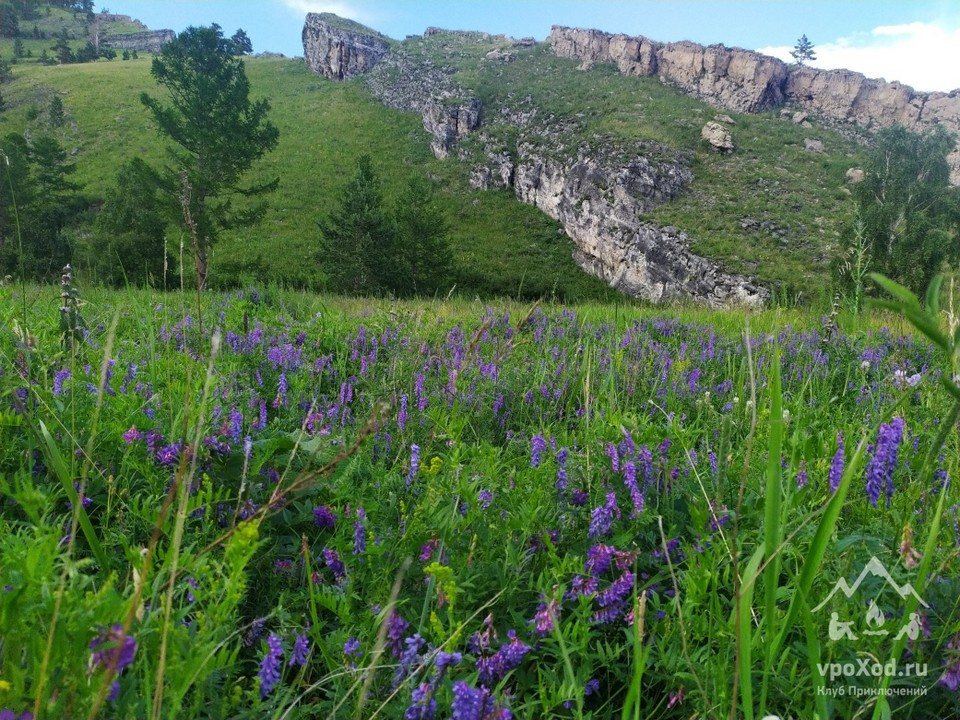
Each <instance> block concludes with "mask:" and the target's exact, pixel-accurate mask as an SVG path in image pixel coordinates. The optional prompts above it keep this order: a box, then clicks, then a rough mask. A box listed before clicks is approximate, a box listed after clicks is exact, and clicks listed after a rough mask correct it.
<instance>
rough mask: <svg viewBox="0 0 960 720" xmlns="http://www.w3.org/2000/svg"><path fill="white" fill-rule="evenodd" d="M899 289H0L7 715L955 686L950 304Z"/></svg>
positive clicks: (616, 699)
mask: <svg viewBox="0 0 960 720" xmlns="http://www.w3.org/2000/svg"><path fill="white" fill-rule="evenodd" d="M65 287H67V286H66V285H65ZM889 287H890V288H891V289H892V291H893V292H894V294H893V295H892V296H891V297H893V298H894V299H893V300H891V301H890V302H888V303H887V305H888V310H887V311H886V312H885V314H883V315H880V314H878V313H879V311H878V310H874V311H873V315H871V316H859V317H852V316H851V317H849V318H840V320H839V321H838V322H833V319H831V321H830V322H829V323H828V322H826V318H820V317H816V316H814V315H812V314H806V315H804V314H799V313H790V312H780V313H777V312H773V311H771V312H766V313H762V314H754V315H749V316H748V315H744V314H737V313H709V312H707V311H693V310H689V311H684V310H676V311H672V312H664V311H657V310H645V309H640V308H636V307H623V306H618V307H617V306H612V305H610V306H599V305H594V306H581V307H569V308H565V307H561V306H557V305H546V304H545V305H539V304H534V305H530V304H527V305H521V304H519V303H516V302H508V301H504V302H502V303H491V304H489V305H487V304H484V303H481V302H479V301H477V302H473V303H471V302H467V301H463V300H448V301H446V302H443V301H440V300H437V301H433V302H426V301H424V302H416V301H410V302H404V303H399V302H387V301H377V300H359V299H353V300H351V299H343V298H340V299H334V298H329V297H319V296H315V295H309V294H298V293H294V292H287V291H283V290H279V289H276V288H269V289H265V288H254V287H247V288H246V289H244V290H241V291H236V292H233V293H230V294H220V295H218V294H213V293H204V294H203V296H202V298H197V297H194V296H192V294H191V293H187V294H179V293H159V292H148V291H126V292H122V291H118V292H106V291H97V292H92V293H91V294H90V296H89V297H85V296H84V295H83V293H81V291H80V290H78V289H77V288H76V287H74V286H73V283H72V280H71V282H70V284H69V292H67V291H66V290H65V295H64V300H63V308H64V309H63V310H62V311H61V313H60V314H61V315H63V316H64V318H63V319H64V323H62V324H61V323H60V322H58V311H57V297H56V291H52V290H51V289H50V288H44V287H31V286H26V287H24V286H9V285H8V286H5V287H0V718H3V719H4V720H6V719H7V718H13V719H21V720H22V719H26V718H33V719H34V720H39V719H40V718H151V719H159V718H275V719H277V720H279V719H281V718H291V719H292V718H362V719H363V720H373V719H374V718H404V719H405V720H429V719H432V718H437V719H445V718H450V719H452V720H492V719H494V718H496V719H498V720H501V719H506V718H596V719H599V718H618V719H619V718H624V719H625V718H678V719H680V718H694V717H696V718H746V719H748V720H750V719H752V718H758V719H759V718H761V717H764V716H767V715H774V716H776V717H780V718H787V717H790V718H821V719H824V720H825V719H826V718H851V717H861V718H870V717H873V718H888V717H894V718H901V717H903V718H935V717H936V718H951V717H960V700H958V689H960V608H958V600H957V598H958V597H960V582H958V577H957V576H958V572H957V570H958V565H960V564H958V559H957V558H958V548H960V493H958V491H957V487H956V485H955V484H954V482H953V479H954V478H956V477H957V474H958V450H960V434H958V432H957V418H958V403H960V400H958V397H957V395H960V391H957V390H956V385H955V381H956V375H955V374H956V373H957V367H956V362H957V352H956V342H957V332H956V328H949V330H951V331H952V333H953V334H951V333H950V332H948V330H947V329H945V327H946V325H947V321H946V320H944V318H943V315H942V314H940V313H939V310H938V307H937V305H936V298H935V297H934V299H933V300H932V301H930V300H928V301H927V302H926V303H921V302H920V301H919V300H917V299H916V298H913V297H912V296H910V295H909V294H908V293H906V292H905V291H903V290H902V288H898V287H896V286H892V285H891V286H889ZM898 313H899V314H898ZM840 580H843V582H842V584H841V583H839V581H840ZM836 588H840V590H842V591H843V592H836ZM848 590H849V591H850V593H849V594H848V593H847V591H848ZM832 591H833V592H832ZM907 621H909V622H907Z"/></svg>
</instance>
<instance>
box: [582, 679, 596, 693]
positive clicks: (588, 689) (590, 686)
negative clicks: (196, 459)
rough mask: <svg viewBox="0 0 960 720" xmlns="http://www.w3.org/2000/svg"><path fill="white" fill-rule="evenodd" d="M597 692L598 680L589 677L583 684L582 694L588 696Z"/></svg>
mask: <svg viewBox="0 0 960 720" xmlns="http://www.w3.org/2000/svg"><path fill="white" fill-rule="evenodd" d="M597 692H600V681H599V680H597V679H596V678H590V679H589V680H587V684H586V685H584V686H583V694H584V695H585V696H587V697H590V696H591V695H593V694H594V693H597Z"/></svg>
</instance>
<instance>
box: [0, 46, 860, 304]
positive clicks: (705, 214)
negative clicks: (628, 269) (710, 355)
mask: <svg viewBox="0 0 960 720" xmlns="http://www.w3.org/2000/svg"><path fill="white" fill-rule="evenodd" d="M11 42H12V41H2V42H0V55H9V49H8V47H7V46H8V45H9V44H10V43H11ZM47 44H52V43H47ZM503 44H504V43H503V41H502V40H499V39H498V38H496V37H491V36H487V35H485V34H482V33H471V34H440V35H435V36H432V37H430V38H426V39H420V38H412V39H410V40H406V41H404V42H403V43H402V46H403V47H404V48H405V49H406V50H407V51H409V52H413V53H421V54H422V55H423V56H424V57H428V58H431V59H434V60H437V61H441V62H443V63H444V64H445V65H446V66H447V67H451V68H453V69H455V71H456V74H455V77H456V79H457V80H458V81H459V82H460V83H461V84H462V85H464V86H465V87H468V88H471V89H472V90H473V91H474V92H476V93H477V94H478V95H479V96H480V97H481V98H482V99H483V100H484V102H485V106H486V107H488V108H494V107H497V106H498V105H499V104H501V103H509V102H512V101H515V100H516V98H518V97H526V96H529V97H530V98H532V101H533V103H534V104H535V105H536V106H537V107H538V108H539V109H540V112H541V114H542V115H553V116H554V117H557V118H574V119H576V120H577V122H578V123H579V125H580V127H581V132H582V133H583V134H584V136H591V135H593V134H595V133H603V134H607V135H611V136H613V137H619V138H636V139H648V140H655V141H658V142H661V143H665V144H667V145H669V146H671V147H674V148H678V149H682V150H683V151H685V152H686V154H687V155H688V157H689V159H690V163H691V166H692V168H693V170H694V174H695V179H694V181H693V183H692V185H691V187H690V190H689V192H688V193H687V194H686V195H685V196H684V197H682V198H681V199H680V200H679V201H677V202H675V203H673V204H671V205H668V206H665V207H663V208H660V209H658V210H657V211H655V212H654V213H653V214H652V215H651V218H652V219H653V220H655V221H657V222H659V223H662V224H671V225H676V226H677V227H679V228H681V229H683V230H685V231H686V232H688V233H689V234H690V236H691V238H692V239H693V242H694V250H695V251H697V252H700V253H702V254H704V255H707V256H709V257H713V258H715V259H718V260H720V261H722V262H723V263H724V265H725V266H726V267H727V268H728V269H730V270H733V271H739V272H746V273H748V274H751V275H754V276H756V277H758V278H759V279H760V280H761V281H763V282H765V283H769V284H771V285H773V286H775V287H776V288H779V294H780V295H781V296H782V297H790V298H791V299H793V298H795V296H797V295H799V296H800V297H801V299H804V300H811V299H816V298H818V297H824V296H825V295H826V294H827V288H828V284H829V272H828V264H829V261H830V259H831V257H832V256H833V254H834V252H835V250H836V247H837V243H838V238H839V232H840V229H841V228H842V226H843V224H844V223H845V222H846V221H847V220H848V216H849V213H850V212H851V209H852V208H851V203H850V202H849V193H848V191H847V190H846V188H845V187H844V178H843V173H844V172H845V170H846V169H847V168H849V167H851V166H853V165H856V164H857V163H858V162H859V160H860V157H861V150H860V149H859V148H858V146H857V145H856V144H854V143H853V142H851V141H849V140H847V139H844V138H843V137H841V136H840V135H839V134H837V133H834V132H832V131H829V130H825V129H823V128H802V127H799V126H797V125H794V124H793V123H791V122H790V121H789V120H784V119H781V118H780V117H778V116H775V115H773V114H768V115H761V116H743V115H734V119H735V121H736V126H735V127H734V128H733V134H734V139H735V142H736V143H737V147H738V149H737V152H736V153H734V154H733V155H729V156H720V155H717V154H715V153H713V152H711V151H710V150H709V148H707V147H706V146H705V145H704V144H703V143H702V141H701V140H700V137H699V133H700V128H701V127H702V125H703V123H704V122H706V121H707V120H710V119H712V118H713V117H714V115H715V114H716V111H715V110H714V109H712V108H710V107H709V106H707V105H705V104H703V103H701V102H698V101H696V100H694V99H691V98H688V97H685V96H683V95H681V94H679V93H677V92H675V91H674V90H672V89H670V88H667V87H664V86H662V85H661V84H660V83H659V82H658V81H657V80H656V79H655V78H630V77H623V76H621V75H619V74H618V73H616V71H615V69H614V68H613V67H605V66H597V67H595V68H593V69H592V70H590V71H589V72H584V71H581V70H578V69H577V64H576V63H575V62H573V61H569V60H563V59H560V58H556V57H554V56H553V54H552V53H551V52H550V50H549V48H548V47H546V46H544V45H540V46H537V47H534V48H530V49H517V48H513V49H511V52H512V53H513V54H514V56H515V58H516V59H515V61H514V62H511V63H499V62H490V61H487V60H485V59H484V55H485V54H486V52H487V51H489V50H490V49H491V48H493V47H496V46H498V45H503ZM149 71H150V60H149V57H146V56H143V57H141V58H140V59H139V60H135V61H126V62H124V61H121V60H119V59H117V60H114V61H112V62H106V61H102V60H101V61H99V62H97V63H91V64H84V65H69V66H39V65H36V64H31V63H24V62H21V63H20V64H18V65H17V66H15V67H14V75H15V79H14V81H13V82H11V83H9V84H7V85H5V86H4V87H3V88H2V92H3V97H4V100H5V102H6V109H5V110H4V112H2V114H0V135H5V134H7V133H11V132H14V133H22V132H24V131H27V132H29V133H30V134H34V135H35V134H38V133H42V132H51V133H52V134H54V135H55V136H56V137H57V138H58V139H59V140H60V141H61V142H62V144H63V145H64V147H65V148H66V149H67V150H68V151H69V152H71V153H72V154H73V155H72V160H73V161H74V162H75V164H76V167H77V171H76V174H75V176H74V178H75V180H76V181H77V182H80V183H82V184H83V188H84V193H85V194H86V195H88V196H89V197H90V199H91V204H92V205H96V202H97V199H98V198H102V197H103V195H104V193H105V191H106V189H107V188H108V187H109V186H110V185H111V184H112V183H113V181H114V178H115V174H116V170H117V168H118V167H119V166H120V164H121V163H123V162H124V161H125V160H128V159H130V158H133V157H143V158H144V159H146V160H148V161H150V162H152V163H161V162H162V161H163V159H164V154H165V150H164V144H163V142H162V141H161V140H160V139H159V138H158V137H157V135H156V133H155V131H154V129H153V128H152V127H151V124H150V121H149V118H148V114H147V112H146V110H145V109H144V108H143V106H142V105H141V103H140V101H139V96H140V93H141V92H144V91H146V92H149V93H151V94H158V95H160V94H162V91H160V90H159V89H158V88H157V87H156V86H155V85H154V83H153V82H152V80H151V78H150V72H149ZM247 72H248V75H249V77H250V80H251V86H252V89H253V94H254V96H266V97H268V98H269V99H270V102H271V104H272V106H273V111H272V114H271V120H272V121H273V122H274V123H275V124H276V125H277V127H278V128H279V129H280V145H279V147H278V148H277V150H276V151H275V152H274V153H272V154H271V155H269V156H268V157H267V158H266V159H265V160H264V161H263V162H262V163H261V164H260V165H259V166H258V167H257V168H256V170H255V173H254V174H255V176H256V177H254V178H252V179H254V180H257V179H270V178H273V177H279V178H280V180H281V187H280V190H279V191H278V192H277V193H276V194H275V195H274V196H273V197H272V199H271V209H270V212H269V214H268V216H267V218H266V220H265V222H263V223H262V224H261V225H260V226H258V227H256V228H253V229H250V230H247V231H244V232H243V233H241V234H234V235H228V236H226V237H225V238H224V239H223V241H222V242H221V243H220V244H219V245H218V246H217V248H216V250H215V253H214V256H213V260H212V263H213V265H212V267H213V281H214V282H215V283H217V282H220V283H226V284H231V283H236V282H240V281H243V280H245V279H247V278H254V277H256V278H266V279H270V280H276V281H282V282H285V283H288V284H293V285H297V286H307V287H317V286H318V285H319V284H320V283H321V281H322V277H323V275H322V272H321V270H320V265H319V263H318V259H317V257H316V248H317V239H318V231H317V225H316V223H317V221H318V220H320V219H321V218H323V217H324V216H325V215H326V214H327V213H328V212H329V211H330V210H331V208H332V207H333V204H334V203H335V202H336V194H337V192H338V190H339V188H340V187H342V186H343V184H344V183H345V182H346V180H347V178H348V177H349V176H350V174H351V173H352V172H353V169H354V167H355V163H356V159H357V157H358V156H359V155H360V154H361V153H369V154H371V155H372V156H373V158H374V162H375V165H376V168H377V170H378V171H379V173H380V175H381V177H382V179H383V182H384V186H385V188H386V191H387V194H388V196H393V195H394V194H395V193H396V191H397V190H398V188H399V187H400V185H401V184H402V183H403V182H404V181H405V179H406V178H407V176H408V175H409V174H411V173H416V174H422V175H427V176H430V177H432V178H433V179H434V180H435V181H436V182H437V184H438V187H439V188H441V192H440V193H439V202H441V203H442V204H443V206H444V209H445V211H446V212H447V213H448V216H449V217H450V219H451V221H452V224H453V244H454V247H455V251H456V257H457V262H458V274H457V277H456V282H457V287H458V290H459V291H462V292H465V293H466V294H481V295H493V294H497V295H511V296H515V295H523V296H525V297H535V296H541V295H549V294H551V293H556V294H557V295H558V296H560V297H562V298H570V299H573V298H577V299H583V298H598V297H609V296H610V291H608V290H607V289H606V288H605V287H604V286H603V284H602V283H600V282H599V281H596V280H594V279H593V278H590V277H587V276H586V275H585V274H584V273H582V272H581V271H580V270H579V269H578V268H577V267H576V266H575V264H574V263H573V261H572V259H571V257H570V254H571V251H572V249H573V245H572V242H571V241H570V240H569V239H568V238H567V237H566V236H565V235H564V234H563V232H562V230H561V229H560V227H559V225H558V224H557V223H555V222H554V221H552V220H550V219H549V218H546V217H545V216H544V215H543V214H541V213H540V212H539V211H537V210H535V209H533V208H530V207H526V206H523V205H521V204H519V203H517V202H516V201H515V200H514V199H513V196H512V194H511V193H509V192H504V191H489V192H481V191H476V190H474V189H472V188H470V186H469V183H468V177H469V171H470V169H471V168H470V165H469V163H458V162H456V161H454V160H449V161H444V162H441V161H437V160H436V159H434V158H433V157H432V155H431V154H430V151H429V144H428V136H427V134H426V132H425V131H424V130H423V128H422V126H421V123H420V119H419V117H417V116H416V115H413V114H404V113H398V112H396V111H393V110H389V109H387V108H384V107H383V106H381V105H380V104H379V103H378V102H376V101H375V100H373V99H372V98H371V97H370V96H369V95H368V93H367V92H366V91H365V90H364V88H363V85H362V80H355V81H351V82H347V83H334V82H330V81H327V80H324V79H323V78H321V77H319V76H317V75H314V74H313V73H311V72H310V71H308V70H307V69H306V68H305V66H304V64H303V63H302V62H299V61H295V60H287V59H281V58H250V59H248V60H247ZM55 94H57V95H59V96H60V98H61V100H62V101H63V104H64V106H65V108H66V117H67V122H66V123H65V124H64V126H63V127H60V128H54V127H51V126H50V122H49V118H48V115H47V109H48V107H49V104H50V100H51V98H52V97H53V96H54V95H55ZM493 132H503V131H502V130H500V131H498V130H496V129H494V130H493ZM809 137H816V138H817V139H820V140H822V141H823V143H824V145H825V148H826V152H824V153H813V152H809V151H807V150H805V149H804V145H803V143H804V140H805V139H806V138H809ZM507 140H508V141H509V138H507ZM751 220H752V221H755V222H754V223H750V222H749V221H751ZM745 224H746V225H747V227H746V228H745V227H744V225H745ZM82 236H83V233H82V232H81V233H79V234H78V247H81V246H82V245H83V242H82ZM169 240H170V242H171V243H172V244H173V245H174V247H176V246H177V245H178V244H179V242H180V237H179V235H178V234H177V233H171V235H170V237H169Z"/></svg>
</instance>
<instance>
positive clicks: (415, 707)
mask: <svg viewBox="0 0 960 720" xmlns="http://www.w3.org/2000/svg"><path fill="white" fill-rule="evenodd" d="M436 714H437V699H436V698H435V697H434V696H433V687H431V685H430V683H426V682H424V683H420V685H418V686H417V687H415V688H414V689H413V691H412V692H411V693H410V705H409V706H408V707H407V709H406V711H405V712H404V713H403V720H433V718H434V717H436Z"/></svg>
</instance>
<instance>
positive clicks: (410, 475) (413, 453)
mask: <svg viewBox="0 0 960 720" xmlns="http://www.w3.org/2000/svg"><path fill="white" fill-rule="evenodd" d="M418 472H420V446H419V445H417V444H416V443H414V444H412V445H410V470H409V471H408V472H407V487H410V484H411V483H412V482H413V479H414V478H415V477H416V476H417V473H418Z"/></svg>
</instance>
